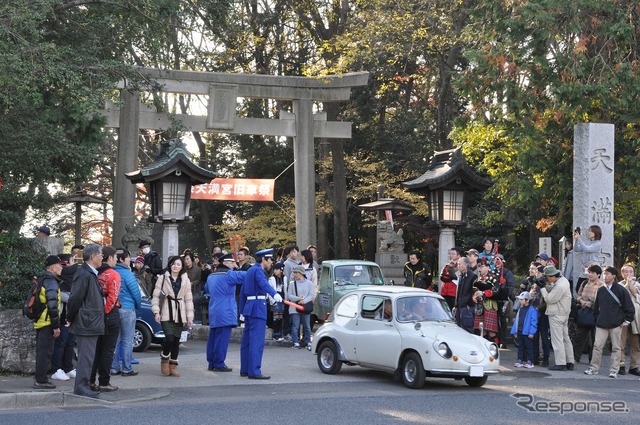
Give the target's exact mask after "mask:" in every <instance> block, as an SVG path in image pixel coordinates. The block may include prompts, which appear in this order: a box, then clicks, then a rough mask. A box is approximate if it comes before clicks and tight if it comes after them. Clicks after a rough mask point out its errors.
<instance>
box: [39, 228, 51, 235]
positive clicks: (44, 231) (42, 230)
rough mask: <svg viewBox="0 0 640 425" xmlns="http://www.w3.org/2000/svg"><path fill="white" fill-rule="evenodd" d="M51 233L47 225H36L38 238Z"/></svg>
mask: <svg viewBox="0 0 640 425" xmlns="http://www.w3.org/2000/svg"><path fill="white" fill-rule="evenodd" d="M50 235H51V229H49V227H47V226H40V227H38V237H39V238H46V237H47V236H50Z"/></svg>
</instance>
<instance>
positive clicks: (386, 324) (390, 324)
mask: <svg viewBox="0 0 640 425" xmlns="http://www.w3.org/2000/svg"><path fill="white" fill-rule="evenodd" d="M384 325H385V326H389V327H390V328H392V327H393V323H385V324H384Z"/></svg>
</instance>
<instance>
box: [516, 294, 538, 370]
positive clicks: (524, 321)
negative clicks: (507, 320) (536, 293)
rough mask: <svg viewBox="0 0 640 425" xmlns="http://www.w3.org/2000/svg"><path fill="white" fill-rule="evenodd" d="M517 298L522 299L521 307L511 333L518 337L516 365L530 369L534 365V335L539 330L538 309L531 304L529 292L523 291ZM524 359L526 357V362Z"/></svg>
mask: <svg viewBox="0 0 640 425" xmlns="http://www.w3.org/2000/svg"><path fill="white" fill-rule="evenodd" d="M516 298H517V299H518V300H520V308H519V309H518V314H516V318H515V319H514V321H513V327H512V328H511V334H512V335H516V336H517V338H518V360H517V361H516V364H515V365H514V366H515V367H526V368H528V369H529V368H532V367H533V337H534V335H535V334H536V332H537V331H538V310H537V309H536V308H534V307H532V306H530V305H529V303H530V302H531V294H530V293H529V292H523V293H521V294H520V295H518V296H517V297H516ZM525 355H526V357H525ZM523 359H526V362H525V363H523V361H522V360H523Z"/></svg>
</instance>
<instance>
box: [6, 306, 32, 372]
mask: <svg viewBox="0 0 640 425" xmlns="http://www.w3.org/2000/svg"><path fill="white" fill-rule="evenodd" d="M35 369H36V335H35V330H34V329H33V322H32V321H31V320H29V319H27V318H26V317H24V316H23V315H22V311H20V310H2V311H0V370H2V371H8V372H12V373H20V372H22V373H34V372H35Z"/></svg>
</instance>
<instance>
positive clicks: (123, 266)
mask: <svg viewBox="0 0 640 425" xmlns="http://www.w3.org/2000/svg"><path fill="white" fill-rule="evenodd" d="M116 257H117V259H118V262H117V263H116V266H115V267H114V268H113V269H114V270H115V271H116V272H117V273H118V274H119V275H120V295H119V296H118V299H119V300H120V335H119V336H118V341H117V342H116V353H115V355H114V356H113V362H112V363H111V375H120V374H122V376H136V375H137V374H138V372H136V371H134V370H133V368H132V367H131V364H132V359H133V334H134V332H135V330H136V309H139V308H140V307H141V306H142V295H141V294H140V286H138V279H136V276H135V275H134V274H133V272H132V271H131V254H130V253H129V251H128V250H126V249H124V248H118V249H117V250H116ZM121 344H122V358H120V356H119V355H118V354H119V350H118V347H120V345H121ZM121 365H122V367H121Z"/></svg>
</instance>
